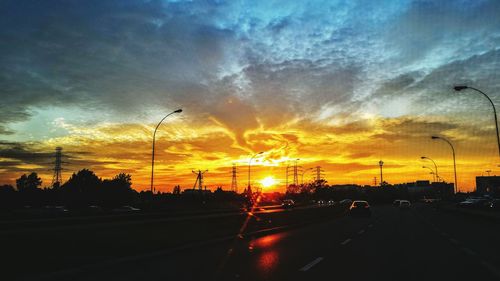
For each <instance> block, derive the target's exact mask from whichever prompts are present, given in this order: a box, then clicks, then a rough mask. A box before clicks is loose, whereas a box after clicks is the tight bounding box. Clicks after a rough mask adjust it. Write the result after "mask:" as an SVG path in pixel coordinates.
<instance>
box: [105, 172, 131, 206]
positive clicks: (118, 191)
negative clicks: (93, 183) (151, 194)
mask: <svg viewBox="0 0 500 281" xmlns="http://www.w3.org/2000/svg"><path fill="white" fill-rule="evenodd" d="M99 194H100V199H101V204H103V205H106V206H111V207H115V206H120V205H125V204H130V203H131V202H132V201H133V199H134V197H135V195H136V192H135V191H134V190H133V189H132V177H131V176H130V175H129V174H124V173H121V174H118V175H116V176H115V177H114V178H113V179H111V180H104V181H103V182H102V188H101V190H100V193H99Z"/></svg>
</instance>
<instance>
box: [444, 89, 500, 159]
mask: <svg viewBox="0 0 500 281" xmlns="http://www.w3.org/2000/svg"><path fill="white" fill-rule="evenodd" d="M453 89H454V90H455V91H457V92H460V91H462V90H465V89H471V90H474V91H476V92H478V93H480V94H482V95H483V96H485V97H486V98H487V99H488V101H489V102H490V103H491V106H492V107H493V114H494V116H495V128H496V131H497V145H498V156H499V157H500V134H499V133H498V120H497V110H496V108H495V104H494V103H493V101H492V100H491V99H490V97H489V96H488V95H487V94H485V93H484V92H483V91H481V90H479V89H476V88H473V87H469V86H465V85H461V86H455V87H453Z"/></svg>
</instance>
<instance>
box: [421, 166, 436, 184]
mask: <svg viewBox="0 0 500 281" xmlns="http://www.w3.org/2000/svg"><path fill="white" fill-rule="evenodd" d="M422 168H423V169H429V170H431V175H432V179H433V181H436V173H434V170H433V169H432V168H430V167H427V166H422Z"/></svg>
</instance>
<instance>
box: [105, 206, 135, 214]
mask: <svg viewBox="0 0 500 281" xmlns="http://www.w3.org/2000/svg"><path fill="white" fill-rule="evenodd" d="M140 210H141V209H138V208H134V207H132V206H121V207H119V208H115V209H113V210H112V212H113V213H133V212H138V211H140Z"/></svg>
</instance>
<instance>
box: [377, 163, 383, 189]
mask: <svg viewBox="0 0 500 281" xmlns="http://www.w3.org/2000/svg"><path fill="white" fill-rule="evenodd" d="M378 165H379V166H380V186H382V185H384V177H383V174H382V166H383V165H384V161H382V160H380V161H378Z"/></svg>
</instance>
